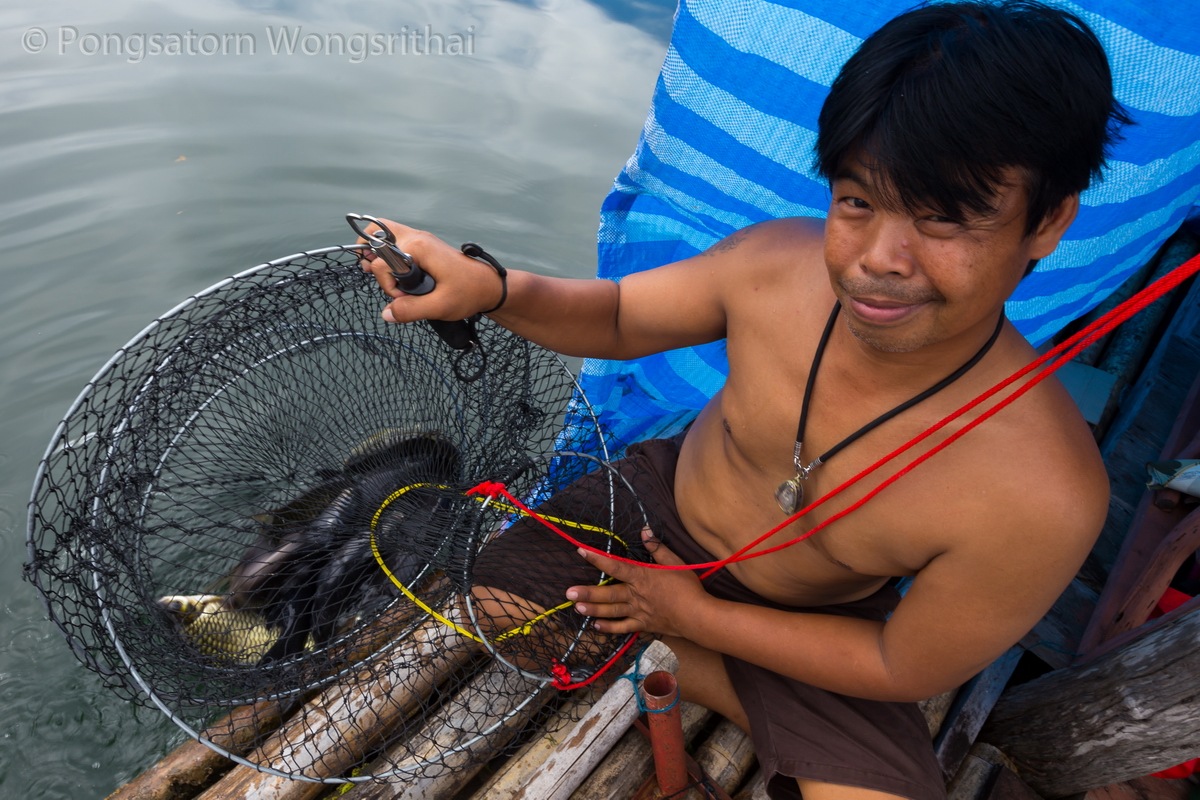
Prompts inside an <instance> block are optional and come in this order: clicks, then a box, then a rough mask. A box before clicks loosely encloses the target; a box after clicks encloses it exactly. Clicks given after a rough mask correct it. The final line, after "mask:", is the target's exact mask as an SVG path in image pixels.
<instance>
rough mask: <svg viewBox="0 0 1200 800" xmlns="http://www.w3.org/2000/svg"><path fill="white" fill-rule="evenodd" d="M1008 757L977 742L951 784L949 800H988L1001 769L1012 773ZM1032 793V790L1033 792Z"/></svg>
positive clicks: (947, 791) (948, 787) (993, 748)
mask: <svg viewBox="0 0 1200 800" xmlns="http://www.w3.org/2000/svg"><path fill="white" fill-rule="evenodd" d="M1012 768H1013V763H1012V761H1011V760H1010V759H1009V758H1008V756H1006V755H1004V753H1001V752H1000V751H999V750H997V749H996V748H995V747H992V746H991V745H990V744H985V743H984V742H976V743H975V744H973V745H972V746H971V752H970V753H968V754H967V757H966V758H965V759H963V762H962V765H961V766H960V767H959V768H958V772H957V773H956V774H955V776H954V777H953V778H951V780H950V782H949V783H948V784H946V794H947V796H948V797H947V800H988V796H989V795H990V794H991V792H992V788H993V785H994V784H995V778H996V775H997V774H998V773H999V771H1000V770H1001V769H1005V770H1008V771H1010V772H1011V771H1012ZM1031 791H1032V790H1031Z"/></svg>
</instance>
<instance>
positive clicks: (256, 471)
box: [26, 247, 653, 782]
mask: <svg viewBox="0 0 1200 800" xmlns="http://www.w3.org/2000/svg"><path fill="white" fill-rule="evenodd" d="M360 254H361V249H360V248H357V247H335V248H328V249H325V250H319V251H312V252H308V253H302V254H298V255H296V256H292V257H289V258H286V259H280V260H278V261H274V262H270V263H268V264H263V265H260V266H259V267H256V268H254V269H251V270H248V271H246V272H244V273H241V274H239V275H237V276H235V277H233V278H230V279H227V280H225V281H223V282H221V283H219V284H217V285H215V286H213V287H211V288H210V289H208V290H206V291H204V292H202V293H200V294H198V295H196V296H194V297H191V298H189V299H188V300H187V301H185V302H184V303H182V304H180V305H179V306H177V307H176V308H175V309H173V310H171V311H170V312H168V313H167V314H165V315H163V316H162V317H160V318H158V319H156V320H154V321H153V322H152V323H151V324H150V325H149V326H147V327H146V328H145V330H143V331H142V332H141V333H139V334H138V335H137V336H136V337H134V339H133V340H132V341H130V342H129V344H127V345H126V346H125V347H123V348H122V349H121V350H120V351H119V352H118V353H117V354H116V355H115V356H113V358H112V359H111V360H110V361H109V362H108V363H107V364H105V365H104V367H103V368H102V369H101V370H100V372H99V373H98V374H97V375H96V376H95V377H94V378H93V379H92V380H91V381H90V382H89V383H88V385H87V386H86V388H85V389H84V391H83V392H82V393H81V395H80V396H79V398H78V399H77V400H76V401H75V403H74V404H73V405H72V407H71V408H70V410H69V411H68V413H67V415H66V417H65V419H64V420H63V422H62V423H61V424H60V425H59V426H58V428H57V430H56V431H55V432H54V434H53V437H52V440H51V442H50V445H49V447H48V449H47V452H46V455H45V457H44V459H43V460H42V462H41V464H40V466H39V469H38V474H37V478H36V481H35V487H34V493H33V497H32V500H31V503H30V510H29V520H28V551H29V555H28V562H27V564H26V577H27V578H28V579H29V580H30V581H32V582H33V584H34V585H35V587H36V588H37V590H38V591H39V592H40V593H41V595H42V596H43V598H44V600H45V602H46V608H47V610H48V612H49V615H50V617H51V619H52V620H53V621H54V622H55V624H56V625H57V626H58V627H59V628H60V629H61V630H62V632H63V634H64V635H65V637H66V639H67V642H68V643H69V645H70V647H71V648H72V649H73V651H74V653H75V655H76V656H77V657H78V658H79V659H80V661H82V662H83V663H84V664H85V665H86V666H88V667H89V668H90V669H92V670H93V671H95V672H96V673H97V674H98V675H100V676H101V678H102V679H103V682H104V683H105V684H106V685H107V686H108V687H109V688H110V689H112V690H113V691H115V692H117V693H118V694H119V695H121V696H122V697H124V698H127V699H129V700H131V701H135V702H138V703H142V704H147V705H152V706H154V707H156V708H158V709H159V710H161V711H162V712H163V713H165V714H166V715H167V716H168V717H170V718H171V719H172V720H173V721H174V722H175V723H176V724H178V725H179V726H180V727H181V728H183V729H184V730H185V731H186V732H187V733H188V734H189V735H191V736H193V737H196V738H197V739H199V740H200V741H202V742H204V743H205V744H207V745H208V746H209V747H211V748H213V749H215V750H217V751H218V752H221V753H222V754H223V755H226V756H228V757H229V758H231V759H234V760H235V761H238V762H240V763H243V764H246V765H249V766H252V767H254V768H255V769H256V770H260V771H266V772H270V773H274V774H277V775H280V776H284V777H288V778H297V779H302V780H319V781H326V782H330V781H334V782H336V781H351V782H353V781H367V780H375V779H382V778H397V777H399V778H405V777H412V778H414V779H415V778H427V777H429V776H433V775H436V774H439V773H441V772H444V771H446V770H451V769H462V768H463V767H464V765H467V764H471V765H476V766H477V765H479V764H482V763H484V762H486V761H487V760H489V759H491V758H493V757H494V756H495V755H496V754H497V753H499V752H500V751H501V750H502V749H503V748H505V747H506V746H511V744H512V743H513V742H515V741H519V740H520V738H521V737H522V736H523V735H525V734H526V733H527V732H528V731H529V730H530V729H531V727H532V726H536V725H537V724H538V723H539V722H540V721H542V720H543V719H544V718H545V717H546V716H547V715H549V714H552V713H556V712H555V709H556V708H557V706H558V705H559V704H560V696H561V693H560V692H559V691H558V688H561V687H568V686H571V685H576V684H578V683H581V682H586V681H587V680H589V679H591V678H593V677H595V676H596V675H598V674H599V673H600V672H601V671H603V670H604V669H605V668H606V667H607V666H608V665H610V664H611V663H612V662H613V661H614V659H615V658H616V657H617V656H618V655H619V654H620V653H622V652H623V648H625V647H626V646H627V644H628V641H629V640H628V638H627V637H623V636H611V635H604V634H600V633H598V632H596V631H595V630H593V629H592V628H591V626H590V625H589V621H588V620H587V619H586V618H584V617H581V616H580V615H579V614H578V613H577V612H576V611H575V610H574V608H573V607H572V606H571V605H570V604H567V603H565V597H564V594H563V592H564V591H565V589H566V587H567V586H569V585H574V584H577V583H581V582H583V581H585V580H586V581H593V582H595V581H605V580H608V578H607V576H604V575H602V574H600V573H597V572H594V571H593V573H592V574H588V573H587V572H586V570H585V572H584V574H583V575H582V578H581V577H580V574H579V570H580V569H581V567H582V568H587V565H586V564H585V563H584V562H583V561H582V559H580V558H579V557H578V555H577V554H575V553H574V550H573V547H567V548H562V547H560V548H557V551H556V552H560V553H561V552H565V553H569V554H570V557H567V556H563V555H558V556H555V555H553V554H552V553H551V552H550V549H549V548H545V549H543V548H542V547H540V546H539V544H538V543H539V541H544V537H546V536H553V537H557V536H559V535H560V534H561V533H566V534H567V535H569V536H571V537H572V538H574V539H576V540H577V541H579V542H581V543H584V544H587V545H589V546H592V547H595V548H597V549H599V550H601V551H603V552H606V553H611V554H613V555H618V556H622V557H626V558H634V559H637V560H641V561H649V560H650V557H649V555H648V554H647V553H646V552H645V550H644V549H643V548H642V546H641V535H640V533H641V530H642V529H643V528H645V527H647V526H652V525H653V520H652V519H650V518H649V516H648V515H647V512H646V510H645V509H644V508H643V507H642V504H641V503H639V502H638V499H637V492H636V491H635V489H634V486H635V484H636V476H632V475H630V474H629V473H628V470H627V469H626V470H623V469H622V468H621V467H620V466H619V465H614V463H612V462H610V460H609V452H608V451H607V450H606V449H605V442H606V439H605V436H604V432H603V431H601V430H600V428H599V425H598V423H596V424H594V425H593V426H592V428H591V429H590V430H587V429H584V428H586V426H584V428H581V427H580V426H578V425H576V426H574V427H573V428H572V430H573V431H574V433H566V432H564V429H563V427H562V420H563V414H564V412H565V411H566V410H567V408H568V406H569V405H570V406H571V409H572V415H573V418H575V419H581V418H582V419H590V420H592V421H593V422H594V421H595V417H594V415H591V412H590V409H589V408H588V406H587V401H586V398H584V397H583V396H582V394H581V393H579V392H578V391H577V387H576V386H575V382H574V379H573V376H572V373H571V370H570V369H569V368H568V366H567V365H566V364H565V363H564V362H563V361H561V360H560V358H559V357H558V356H557V355H555V354H553V353H550V352H549V351H546V350H544V349H542V348H539V347H537V346H535V345H533V344H531V343H529V342H528V341H525V340H523V339H521V338H520V337H518V336H516V335H514V334H512V333H510V332H508V331H506V330H504V329H503V328H500V327H499V326H497V325H494V324H493V323H491V322H490V321H488V320H487V319H481V320H478V321H474V322H473V324H474V325H475V326H476V329H475V332H474V335H475V337H476V340H477V342H478V344H477V349H476V350H473V351H471V352H468V353H463V352H461V351H456V350H454V349H452V348H450V347H448V346H447V345H446V344H445V342H443V341H442V340H441V339H440V338H439V337H438V336H437V335H435V333H434V332H433V331H432V330H431V329H430V327H429V326H426V325H424V324H413V325H392V324H388V323H385V322H383V321H382V320H381V319H380V318H379V314H378V309H379V304H380V296H379V292H378V288H377V287H376V285H375V284H374V281H373V280H372V279H371V278H370V277H369V276H367V275H364V273H363V271H362V270H361V268H360V267H359V257H360ZM464 358H475V359H479V360H478V362H477V363H475V364H474V366H472V368H471V369H464V368H463V363H462V360H463V359H464ZM585 440H586V445H585V444H583V442H584V441H585ZM596 443H599V444H600V446H599V449H598V450H597V449H596V448H595V447H594V445H595V444H596ZM585 447H587V448H590V449H589V451H588V452H584V450H583V448H585ZM233 728H241V729H246V730H250V731H252V733H253V734H254V735H253V736H252V737H249V739H248V740H249V741H251V742H255V741H256V742H257V744H256V745H255V746H253V747H251V746H250V745H244V746H243V745H236V746H235V745H234V744H231V742H232V741H234V740H235V739H236V740H237V741H242V739H247V737H241V738H240V739H239V738H238V737H236V736H232V731H233Z"/></svg>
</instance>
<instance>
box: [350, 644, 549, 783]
mask: <svg viewBox="0 0 1200 800" xmlns="http://www.w3.org/2000/svg"><path fill="white" fill-rule="evenodd" d="M557 691H558V690H557V689H555V688H554V687H553V686H550V685H549V684H539V683H537V682H535V681H532V680H529V679H528V678H524V677H522V676H520V675H518V674H517V673H515V672H513V671H512V670H511V669H510V668H508V667H506V666H504V665H503V664H500V663H499V662H492V663H491V664H489V665H488V667H487V668H486V669H484V670H482V671H481V672H480V673H479V674H478V675H476V676H474V677H473V678H472V679H471V680H470V681H468V682H467V684H466V685H465V686H464V687H463V688H462V689H460V690H459V691H458V692H456V693H455V696H454V697H453V698H451V699H450V700H449V701H448V702H447V703H446V704H445V705H443V706H442V707H441V708H440V709H439V712H438V715H437V717H436V718H435V719H432V720H430V722H429V724H428V725H426V726H425V727H424V728H422V729H421V730H420V731H418V732H416V733H415V734H413V737H412V740H411V741H412V744H409V743H405V744H403V745H400V746H397V747H394V748H392V749H391V750H389V751H388V752H387V753H386V754H385V755H384V757H383V758H381V759H379V760H378V761H377V762H376V764H375V765H374V766H373V769H372V770H371V771H372V772H373V774H376V775H381V774H384V773H386V772H394V773H397V774H395V775H393V776H392V777H389V778H387V779H386V780H383V781H376V782H372V783H364V784H359V785H357V786H355V787H354V788H353V789H351V790H350V791H347V792H346V793H345V794H344V795H340V796H341V797H344V798H345V800H438V799H439V798H449V797H456V796H457V795H458V793H459V791H460V790H461V789H462V788H463V787H464V786H465V785H466V784H467V782H468V781H470V780H471V779H472V778H473V777H475V775H476V774H477V773H478V772H479V771H480V770H481V769H483V767H484V765H485V764H487V762H488V761H489V760H490V759H491V758H492V757H493V756H495V754H496V752H497V750H498V749H499V748H501V747H503V746H504V745H505V744H507V743H508V741H509V740H510V739H511V738H512V737H513V736H514V735H516V733H517V732H518V731H519V730H520V728H521V727H522V726H523V725H524V724H525V723H526V722H527V720H528V719H529V715H530V714H534V713H536V712H537V711H538V710H539V709H540V708H541V707H542V706H544V705H545V704H546V702H547V701H548V700H549V699H550V698H551V697H553V696H554V695H555V694H556V693H557ZM488 731H491V732H490V733H487V734H486V735H485V736H481V734H484V733H485V732H488Z"/></svg>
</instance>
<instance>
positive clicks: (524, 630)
mask: <svg viewBox="0 0 1200 800" xmlns="http://www.w3.org/2000/svg"><path fill="white" fill-rule="evenodd" d="M428 486H432V487H433V488H435V489H449V488H450V487H449V486H444V485H441V484H433V483H413V484H409V485H408V486H404V487H401V488H399V489H397V490H396V491H394V492H392V493H391V494H390V495H388V496H387V497H386V498H384V500H383V502H382V503H381V504H380V505H379V508H377V509H376V510H375V513H374V514H373V515H371V553H372V554H373V555H374V556H375V561H376V562H377V563H378V564H379V568H380V569H382V570H383V574H384V575H387V577H388V580H390V581H391V582H392V583H393V584H395V586H396V588H397V589H399V590H400V591H401V592H402V593H403V594H404V596H405V597H407V598H408V599H409V600H411V601H412V602H413V603H415V604H416V606H417V607H418V608H420V609H421V610H422V611H424V612H425V613H426V614H429V615H430V616H431V617H433V618H434V619H436V620H437V621H438V622H440V623H442V624H443V625H445V626H446V627H448V628H451V629H453V630H455V631H457V632H458V633H459V634H460V635H462V636H465V637H467V638H468V639H471V640H473V641H476V642H479V643H480V644H484V641H483V639H480V638H479V637H478V636H477V635H475V634H474V633H472V632H471V631H469V630H467V629H466V628H464V627H462V626H461V625H459V624H458V623H456V622H454V621H453V620H450V619H448V618H446V617H445V616H443V615H441V614H439V613H438V612H437V611H435V610H434V609H433V608H432V607H431V606H430V605H429V604H428V603H426V602H425V601H423V600H421V599H420V598H419V597H417V596H416V595H415V594H413V593H412V591H410V590H409V588H408V587H407V586H405V585H404V584H403V583H402V582H401V581H400V579H399V578H397V577H396V575H395V573H393V572H392V570H391V569H390V568H389V567H388V565H387V562H385V561H384V560H383V554H382V553H380V552H379V543H378V541H377V540H376V538H375V528H376V526H377V525H378V524H379V519H380V517H382V516H383V512H384V511H385V510H386V509H387V507H388V506H390V505H391V504H392V503H394V502H395V501H396V500H397V499H399V498H401V497H403V496H404V495H405V494H407V493H408V492H410V491H412V490H413V489H423V488H425V487H428ZM475 499H476V500H478V501H480V502H487V500H488V499H489V498H485V497H476V498H475ZM493 499H494V498H493ZM493 505H495V506H496V507H497V508H500V509H501V510H503V511H507V512H508V513H510V514H521V515H522V516H529V514H528V513H527V512H525V511H523V510H521V509H519V508H517V507H516V506H513V505H510V504H509V503H501V502H494V503H493ZM539 516H541V518H542V519H544V520H546V521H547V522H553V523H555V524H556V525H564V526H566V527H569V528H575V529H577V530H581V531H589V532H592V533H599V534H603V535H604V536H607V537H609V538H610V539H612V540H614V541H615V542H617V543H618V544H620V545H621V546H622V547H628V545H626V544H625V542H624V541H622V540H621V537H620V536H617V534H615V533H613V532H612V531H610V530H608V529H607V528H602V527H600V526H598V525H588V524H586V523H582V522H574V521H572V520H567V519H561V518H559V517H549V516H543V515H539ZM612 581H613V579H612V578H611V577H609V578H605V579H604V580H602V581H600V585H601V586H604V585H605V584H608V583H612ZM573 605H575V604H574V602H572V601H570V600H568V601H566V602H565V603H560V604H559V605H557V606H555V607H554V608H551V609H549V610H546V611H543V612H542V613H540V614H538V615H537V616H536V617H533V618H532V619H530V620H529V621H528V622H526V623H524V624H523V625H518V626H517V627H515V628H512V629H511V630H508V631H505V632H504V633H502V634H500V635H499V636H497V637H496V638H495V641H497V642H502V641H504V640H505V639H508V638H510V637H512V636H517V635H520V636H527V635H529V633H530V632H531V631H532V630H533V626H534V625H535V624H537V623H538V622H541V621H542V620H544V619H548V618H549V617H550V616H551V615H552V614H557V613H558V612H559V611H565V610H566V609H568V608H570V607H571V606H573Z"/></svg>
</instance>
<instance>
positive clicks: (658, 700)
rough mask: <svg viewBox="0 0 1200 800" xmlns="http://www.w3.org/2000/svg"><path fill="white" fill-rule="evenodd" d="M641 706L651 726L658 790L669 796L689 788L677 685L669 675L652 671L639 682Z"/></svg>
mask: <svg viewBox="0 0 1200 800" xmlns="http://www.w3.org/2000/svg"><path fill="white" fill-rule="evenodd" d="M641 692H642V703H643V704H644V705H645V707H646V710H647V711H648V712H649V713H648V714H646V717H647V721H648V723H649V727H650V750H651V752H653V754H654V774H655V777H656V778H657V779H658V788H659V790H660V791H661V792H662V793H663V794H664V795H666V796H667V797H671V796H673V795H676V794H679V793H680V792H682V791H683V790H684V789H686V788H687V786H688V772H687V762H686V760H685V759H684V755H685V752H684V749H683V722H682V720H681V719H680V716H679V684H678V683H677V682H676V680H675V676H674V675H672V674H671V673H670V672H663V671H661V670H660V671H658V672H651V673H650V674H649V675H647V676H646V677H645V678H643V679H642V688H641Z"/></svg>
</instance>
